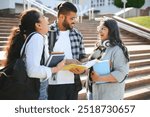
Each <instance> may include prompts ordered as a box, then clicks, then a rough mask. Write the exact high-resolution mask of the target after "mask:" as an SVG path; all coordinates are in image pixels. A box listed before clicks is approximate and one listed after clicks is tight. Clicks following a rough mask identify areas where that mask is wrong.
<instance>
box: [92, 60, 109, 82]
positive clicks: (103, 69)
mask: <svg viewBox="0 0 150 117" xmlns="http://www.w3.org/2000/svg"><path fill="white" fill-rule="evenodd" d="M93 70H94V71H95V72H96V73H97V74H99V75H101V76H102V75H107V74H109V73H110V62H109V60H103V61H99V62H97V63H96V64H95V65H94V66H93ZM105 83H108V82H96V83H95V84H105Z"/></svg>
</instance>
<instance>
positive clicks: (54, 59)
mask: <svg viewBox="0 0 150 117" xmlns="http://www.w3.org/2000/svg"><path fill="white" fill-rule="evenodd" d="M64 57H65V55H64V54H51V55H50V57H49V58H48V60H47V62H46V66H48V67H55V66H56V65H57V64H58V63H59V62H61V61H62V60H63V59H64Z"/></svg>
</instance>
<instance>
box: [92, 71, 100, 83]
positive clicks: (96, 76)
mask: <svg viewBox="0 0 150 117" xmlns="http://www.w3.org/2000/svg"><path fill="white" fill-rule="evenodd" d="M91 78H92V81H93V82H98V81H100V76H99V75H98V74H97V73H96V72H94V71H92V72H91Z"/></svg>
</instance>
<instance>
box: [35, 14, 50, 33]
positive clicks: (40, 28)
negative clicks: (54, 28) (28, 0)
mask: <svg viewBox="0 0 150 117" xmlns="http://www.w3.org/2000/svg"><path fill="white" fill-rule="evenodd" d="M48 24H49V22H48V18H47V17H45V16H43V15H41V16H40V18H39V22H38V23H36V30H37V32H39V33H41V34H42V35H45V34H46V33H47V32H48V30H49V27H48Z"/></svg>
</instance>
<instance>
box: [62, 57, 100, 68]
mask: <svg viewBox="0 0 150 117" xmlns="http://www.w3.org/2000/svg"><path fill="white" fill-rule="evenodd" d="M97 61H98V60H97V59H94V60H91V61H88V62H86V63H82V65H77V64H69V65H66V66H64V67H63V70H71V69H72V68H74V69H75V68H77V69H80V70H86V69H88V68H90V67H92V66H93V65H94V64H95V63H96V62H97Z"/></svg>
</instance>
